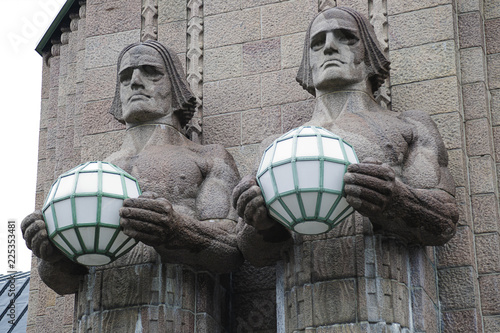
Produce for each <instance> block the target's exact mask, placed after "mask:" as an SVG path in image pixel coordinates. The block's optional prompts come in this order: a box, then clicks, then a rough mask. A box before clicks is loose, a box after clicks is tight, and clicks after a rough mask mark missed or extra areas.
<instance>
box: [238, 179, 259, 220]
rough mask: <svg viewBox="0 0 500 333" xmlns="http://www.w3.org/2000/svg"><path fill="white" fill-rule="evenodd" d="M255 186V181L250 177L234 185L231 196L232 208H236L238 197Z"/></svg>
mask: <svg viewBox="0 0 500 333" xmlns="http://www.w3.org/2000/svg"><path fill="white" fill-rule="evenodd" d="M256 185H257V180H256V179H255V177H254V176H252V175H247V176H245V177H243V178H242V179H241V181H240V182H239V183H238V185H236V187H235V188H234V190H233V194H232V201H233V207H234V208H237V206H238V201H239V199H240V196H241V195H242V194H243V193H244V192H245V191H247V190H248V189H249V188H251V187H252V186H256ZM240 216H243V215H240Z"/></svg>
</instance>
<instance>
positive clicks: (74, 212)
mask: <svg viewBox="0 0 500 333" xmlns="http://www.w3.org/2000/svg"><path fill="white" fill-rule="evenodd" d="M140 194H141V190H140V188H139V184H138V182H137V180H136V179H135V178H133V177H132V176H130V175H129V174H128V173H126V172H125V171H123V170H122V169H120V168H118V167H116V166H114V165H112V164H110V163H106V162H87V163H84V164H82V165H79V166H78V167H76V168H74V169H72V170H70V171H68V172H66V173H64V174H62V175H61V176H59V178H58V179H57V180H56V181H55V182H54V184H53V185H52V187H51V189H50V192H49V195H48V196H47V199H46V200H45V204H44V206H43V208H42V211H43V216H44V219H45V224H46V226H47V232H48V234H49V238H50V239H51V240H52V242H53V243H54V244H55V245H56V246H57V247H58V248H59V249H60V250H61V251H62V252H63V253H64V254H65V255H66V256H67V257H68V258H70V259H71V260H73V261H75V262H77V263H80V264H82V265H86V266H98V265H105V264H108V263H110V262H112V261H114V260H116V259H117V258H118V257H120V256H122V255H124V254H125V253H127V252H128V251H129V250H130V249H132V247H134V246H135V245H136V244H137V241H136V240H134V239H133V238H131V237H129V236H127V235H125V234H124V233H123V232H122V231H121V230H120V215H119V213H118V211H119V209H120V208H121V207H122V205H123V200H125V199H126V198H137V197H138V196H139V195H140Z"/></svg>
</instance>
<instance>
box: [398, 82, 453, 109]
mask: <svg viewBox="0 0 500 333" xmlns="http://www.w3.org/2000/svg"><path fill="white" fill-rule="evenodd" d="M391 89H392V109H393V110H394V111H401V112H402V111H406V110H422V111H425V112H427V113H428V114H438V113H448V112H452V111H458V110H459V99H460V95H459V91H458V90H459V86H458V82H457V78H456V77H455V76H450V77H446V78H442V79H435V80H429V81H422V82H415V83H410V84H401V85H394V86H392V88H391Z"/></svg>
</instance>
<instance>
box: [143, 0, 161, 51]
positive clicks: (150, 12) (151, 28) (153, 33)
mask: <svg viewBox="0 0 500 333" xmlns="http://www.w3.org/2000/svg"><path fill="white" fill-rule="evenodd" d="M141 14H142V24H141V42H145V41H147V40H158V0H143V2H142V12H141Z"/></svg>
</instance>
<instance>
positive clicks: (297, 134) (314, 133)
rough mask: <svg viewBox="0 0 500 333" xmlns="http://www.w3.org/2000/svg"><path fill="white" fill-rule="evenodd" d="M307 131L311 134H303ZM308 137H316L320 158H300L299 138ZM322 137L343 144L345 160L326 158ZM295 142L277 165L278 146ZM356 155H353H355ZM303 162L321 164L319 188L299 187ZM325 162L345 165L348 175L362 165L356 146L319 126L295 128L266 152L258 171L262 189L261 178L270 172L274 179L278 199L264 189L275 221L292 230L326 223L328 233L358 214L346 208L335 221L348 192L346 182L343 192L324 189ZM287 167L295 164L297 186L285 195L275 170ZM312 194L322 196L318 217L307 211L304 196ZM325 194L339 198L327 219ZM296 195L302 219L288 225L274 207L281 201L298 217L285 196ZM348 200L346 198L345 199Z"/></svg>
mask: <svg viewBox="0 0 500 333" xmlns="http://www.w3.org/2000/svg"><path fill="white" fill-rule="evenodd" d="M304 129H306V131H307V132H308V133H303V131H304ZM304 137H315V138H316V144H317V147H318V155H317V156H297V146H298V140H299V138H304ZM322 138H329V139H334V140H338V141H339V145H340V149H341V152H342V155H343V159H339V158H332V157H330V156H325V153H324V147H323V140H322ZM290 139H291V140H292V153H291V156H290V157H289V158H286V159H283V160H280V161H276V162H273V160H274V156H275V154H276V149H277V147H278V143H279V142H282V141H285V140H290ZM345 146H347V147H349V148H350V149H348V150H346V148H345ZM349 150H350V151H349ZM351 152H352V153H351ZM268 153H270V154H271V156H270V158H269V162H268V165H267V166H264V165H263V164H264V162H265V159H266V154H268ZM301 161H319V187H317V188H299V179H298V171H297V163H298V162H301ZM325 162H331V163H335V164H341V165H344V173H345V172H346V171H347V167H348V166H349V165H350V164H352V163H358V162H359V161H358V158H357V156H356V154H355V152H354V149H353V147H352V145H350V144H349V143H347V142H345V141H344V140H343V139H342V138H340V137H339V136H337V135H335V134H333V133H331V132H329V131H327V130H325V129H324V128H321V127H315V126H301V127H299V128H296V129H293V130H291V131H289V132H287V133H286V134H284V135H282V136H281V137H279V138H278V139H276V140H275V141H274V142H273V143H272V144H271V145H270V146H269V147H268V148H267V149H266V150H265V152H264V154H263V156H262V159H261V163H260V165H259V170H258V172H257V182H258V184H259V186H260V187H261V189H263V185H262V182H261V177H262V176H263V175H264V174H265V173H266V172H269V175H270V177H271V179H272V186H273V190H274V196H272V197H271V198H267V197H266V193H265V191H264V190H262V195H263V197H264V200H265V201H266V205H267V207H268V209H269V211H270V215H271V216H273V217H274V218H275V219H277V220H278V221H279V222H280V223H282V224H283V225H285V226H286V227H288V228H291V229H292V230H294V231H297V230H296V229H295V228H296V226H297V225H299V224H301V223H303V222H309V221H315V222H322V223H325V224H327V225H328V229H327V230H326V231H324V232H327V231H329V230H331V229H332V228H333V227H335V226H336V225H338V224H339V223H340V222H341V221H342V220H344V219H345V218H346V217H348V216H349V215H350V214H352V212H353V211H354V210H353V208H352V207H350V206H349V205H347V207H346V208H344V209H343V210H342V211H341V212H340V214H338V215H337V217H335V218H334V219H331V216H332V214H333V212H334V211H335V209H336V208H337V206H338V205H339V203H340V202H341V200H342V199H343V192H344V185H345V184H344V180H343V179H342V186H341V190H334V189H330V188H327V187H325V186H324V181H325V177H324V172H325ZM284 164H291V166H292V174H293V183H294V188H293V189H292V190H289V191H285V192H281V193H280V192H279V191H278V185H277V181H276V177H275V170H274V169H275V168H277V167H279V166H281V165H284ZM308 192H315V193H318V197H317V199H316V207H315V209H314V215H312V216H311V215H308V214H307V212H306V209H305V207H304V202H303V200H302V195H301V194H302V193H308ZM325 193H330V194H334V195H337V196H338V197H337V199H336V200H335V202H334V203H333V204H332V206H331V207H330V209H329V211H328V213H327V214H326V215H325V216H320V210H321V203H322V197H323V195H324V194H325ZM293 194H295V195H296V197H297V201H298V204H299V208H300V212H301V216H300V217H298V218H295V219H294V221H293V222H291V223H287V222H286V221H288V219H287V218H285V217H284V216H283V215H282V214H280V213H279V212H278V211H277V210H276V209H274V208H273V207H272V206H271V205H272V204H273V203H274V202H275V201H279V202H280V204H281V206H282V207H283V208H284V209H285V211H286V212H287V214H288V215H289V216H290V217H292V218H293V217H296V216H295V214H293V212H292V211H291V210H290V209H289V208H288V204H286V203H285V202H284V201H283V197H286V196H288V195H293ZM344 200H345V199H344Z"/></svg>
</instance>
